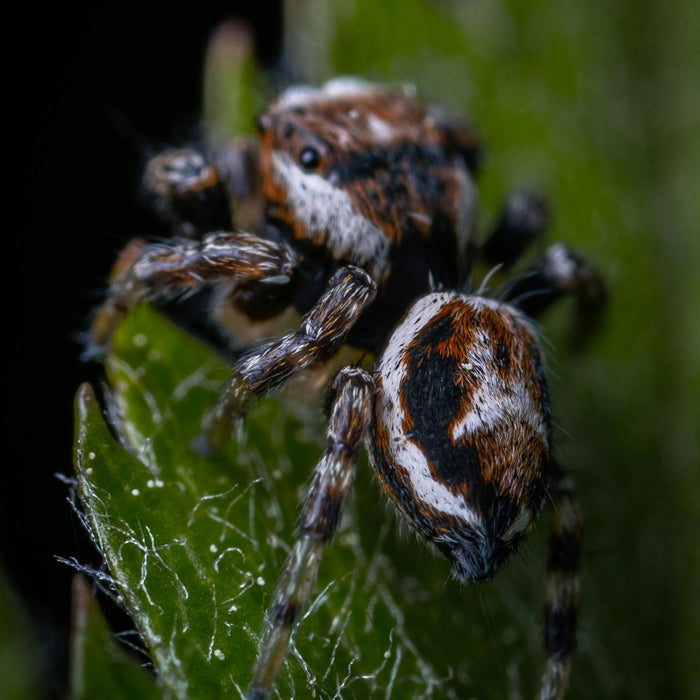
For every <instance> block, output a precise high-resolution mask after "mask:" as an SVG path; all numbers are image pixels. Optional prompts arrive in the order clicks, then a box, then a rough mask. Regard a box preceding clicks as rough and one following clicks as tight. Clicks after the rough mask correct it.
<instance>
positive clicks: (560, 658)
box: [92, 79, 605, 699]
mask: <svg viewBox="0 0 700 700" xmlns="http://www.w3.org/2000/svg"><path fill="white" fill-rule="evenodd" d="M257 126H258V131H259V146H258V148H257V149H256V148H250V147H248V146H238V147H232V148H231V149H228V150H226V151H225V152H222V153H216V154H213V155H212V156H211V157H204V156H202V155H200V154H199V153H197V152H194V151H190V150H178V151H168V152H165V153H163V154H161V155H160V156H157V157H156V158H155V159H153V160H152V161H151V163H150V164H149V166H148V169H147V174H146V186H147V188H148V189H149V190H150V191H151V192H152V193H154V195H155V196H156V198H157V202H158V204H159V207H160V209H161V210H162V211H163V212H165V213H166V214H167V215H168V216H169V217H170V218H171V220H172V221H173V222H174V224H175V225H176V230H177V232H178V234H179V235H178V236H176V237H174V239H173V240H172V241H170V242H168V243H160V244H146V243H143V242H138V241H137V242H133V243H132V244H130V245H129V246H127V248H126V249H125V250H124V252H123V253H122V255H121V256H120V258H119V260H118V262H117V264H116V265H115V268H114V272H113V276H112V281H111V285H110V289H109V294H108V297H107V299H106V301H105V302H104V304H103V305H102V307H101V308H100V309H99V310H98V312H97V314H96V316H95V321H94V325H93V329H92V343H93V347H94V348H95V349H97V350H98V351H99V350H102V349H104V348H105V347H107V346H108V345H109V343H110V340H111V337H112V334H113V333H114V330H115V328H116V327H117V325H118V323H119V321H120V319H121V318H122V316H123V315H124V314H125V313H126V312H127V311H128V309H129V307H130V306H131V305H133V304H134V303H135V302H137V301H139V300H143V299H153V298H158V297H170V296H175V295H178V294H181V293H183V292H189V291H192V290H196V289H199V288H202V287H206V286H213V287H218V288H220V289H221V290H223V293H220V294H218V298H219V299H221V300H222V302H221V303H222V304H225V305H233V306H234V307H236V308H237V310H238V311H239V312H240V313H241V314H243V316H246V317H248V318H249V319H251V320H254V321H259V320H262V319H267V318H273V317H275V316H278V315H279V314H280V313H281V312H282V311H283V310H285V309H286V308H288V307H290V306H291V307H294V308H295V309H296V310H297V311H299V312H300V313H301V314H303V316H302V320H301V323H300V325H299V327H298V328H297V329H296V330H294V331H293V332H291V333H288V334H286V335H283V336H282V337H280V338H279V339H277V340H274V341H272V342H269V343H267V344H265V345H262V346H259V347H256V348H254V349H253V350H252V351H250V352H249V353H248V354H246V355H245V356H244V357H243V358H242V359H240V360H239V361H238V362H237V364H236V365H235V367H234V370H233V376H232V379H231V381H230V383H229V384H228V386H227V387H226V389H225V390H224V391H223V393H222V395H221V399H220V401H219V404H218V406H216V407H215V408H214V410H213V411H212V412H210V413H209V414H207V416H206V417H205V419H204V424H203V432H202V437H201V439H200V442H199V445H198V446H199V448H200V449H203V450H212V449H216V448H217V447H218V446H219V445H220V444H221V443H222V442H223V441H224V440H225V439H227V438H228V436H229V434H230V431H231V427H232V425H233V424H234V423H236V422H238V421H240V420H241V419H242V418H243V416H244V414H245V410H246V407H247V406H248V404H249V403H250V402H251V401H253V400H254V399H255V398H256V397H257V396H260V395H261V394H263V393H265V392H268V391H270V390H271V389H273V388H275V387H278V386H280V385H281V384H283V383H284V382H285V381H286V380H287V379H289V377H291V376H292V375H293V374H294V373H296V372H298V371H300V370H303V369H304V368H307V367H311V366H314V365H318V364H321V363H324V362H326V361H327V360H329V359H330V358H331V357H333V356H334V355H335V354H336V353H337V352H338V351H339V349H340V348H341V346H343V345H344V344H351V345H353V346H355V347H358V348H361V349H363V350H365V351H366V352H367V354H368V355H371V356H373V357H375V358H376V360H375V361H374V362H373V364H372V365H371V366H369V365H367V366H364V367H361V366H349V367H344V368H342V369H341V370H340V371H339V372H338V373H337V374H336V375H335V377H334V379H333V380H332V391H333V393H332V396H333V398H332V403H331V409H330V419H329V424H328V430H327V448H326V450H325V452H324V454H323V456H322V457H321V459H320V461H319V462H318V464H317V465H316V468H315V470H314V473H313V478H312V482H311V485H310V487H309V491H308V496H307V499H306V503H305V505H304V507H303V511H302V514H301V519H300V529H299V533H298V538H297V540H296V544H295V546H294V548H293V551H292V554H291V556H290V558H289V561H288V563H287V565H286V567H285V569H284V571H283V572H282V577H281V582H280V584H279V586H278V588H277V593H276V596H275V599H274V602H273V605H272V607H271V609H270V610H269V612H268V616H267V623H266V628H265V630H264V633H263V636H262V643H261V648H260V652H259V657H258V660H257V663H256V665H255V668H254V669H253V670H252V681H251V683H250V686H249V689H248V694H247V697H248V698H251V699H252V698H257V699H260V698H267V697H269V696H270V694H271V692H272V690H273V687H274V683H275V678H276V676H277V674H278V671H279V669H280V667H281V665H282V663H283V661H284V657H285V653H286V650H287V645H288V642H289V638H290V634H291V632H292V630H293V628H294V626H295V624H296V623H297V622H298V620H299V618H300V616H301V614H302V612H303V610H304V607H305V605H306V603H307V601H308V598H309V595H310V592H311V589H312V586H313V584H314V582H315V579H316V574H317V570H318V567H319V565H320V560H321V555H322V551H323V549H324V547H325V546H326V545H327V544H329V543H330V541H331V540H332V538H333V535H334V533H335V532H336V529H337V527H338V524H339V521H340V519H341V516H342V510H343V505H344V503H345V500H346V497H347V495H348V492H349V489H350V488H351V484H352V481H353V476H354V472H355V466H356V457H357V453H358V450H359V449H360V448H361V447H362V445H363V444H365V445H366V446H367V449H368V452H369V456H370V463H371V465H372V467H373V469H374V471H375V473H376V475H377V478H378V480H379V482H380V484H381V485H382V487H383V488H384V490H385V492H386V494H387V495H388V496H389V498H390V499H391V500H392V501H393V503H394V504H395V506H396V508H397V509H398V512H399V513H400V515H401V516H402V517H403V518H404V519H405V520H406V521H407V522H408V523H409V524H410V525H411V526H412V527H413V529H414V530H415V531H416V532H417V533H418V534H419V535H420V536H421V537H422V538H423V539H424V540H425V541H426V542H427V543H428V544H429V545H431V546H432V547H433V548H434V549H435V550H437V551H439V552H441V553H442V554H443V555H444V556H445V557H447V559H448V560H449V561H450V563H451V566H452V570H453V572H454V575H455V576H456V577H457V578H459V579H460V580H462V581H464V582H469V581H480V580H486V579H489V578H491V577H492V576H493V575H494V573H495V572H496V571H497V570H498V569H499V567H500V566H501V565H502V564H503V563H504V562H505V561H506V560H507V559H508V557H509V556H510V555H511V554H512V553H513V552H514V551H515V550H516V548H517V547H518V544H519V543H520V542H521V540H522V539H523V537H524V536H525V535H526V533H527V532H528V530H529V529H530V528H531V526H532V524H533V523H534V521H535V520H536V518H537V516H538V514H539V512H540V510H541V508H542V506H543V503H544V501H545V495H546V494H548V498H549V499H551V501H552V502H553V503H554V507H555V511H556V512H555V519H554V529H553V533H552V537H551V540H550V556H549V564H548V589H547V603H546V610H545V641H546V650H547V662H546V667H545V670H544V672H543V676H542V682H541V688H540V691H539V697H540V698H559V697H562V696H563V694H564V692H565V690H566V687H567V684H568V678H569V668H570V659H571V654H572V651H573V649H574V646H575V640H576V607H577V590H578V565H579V554H580V536H581V519H580V515H579V510H578V506H577V504H576V501H575V498H574V493H573V488H572V485H571V482H570V481H569V480H568V478H567V477H566V476H565V475H564V473H563V471H562V470H561V469H560V467H559V465H558V464H557V463H556V461H555V460H554V458H553V457H552V448H551V435H550V433H551V431H550V407H549V400H548V392H547V384H546V379H545V374H544V370H543V365H542V358H541V350H540V346H539V343H538V338H537V333H536V331H535V330H534V328H533V325H532V323H531V321H530V319H531V318H532V317H535V316H537V315H539V314H540V313H542V312H543V311H544V310H546V309H547V308H548V307H549V306H550V305H551V304H552V302H553V301H555V300H556V299H557V298H559V297H560V296H562V295H564V294H572V295H573V296H574V297H575V299H576V301H577V304H576V310H577V318H578V321H579V330H582V331H583V330H585V329H587V328H590V326H591V325H592V324H593V322H594V321H595V319H596V318H597V316H598V314H599V312H600V310H601V308H602V306H603V303H604V300H605V287H604V285H603V283H602V281H601V279H600V276H599V275H598V274H597V272H596V271H595V269H594V268H593V267H592V266H591V265H590V264H589V263H588V262H587V261H586V260H585V259H584V258H582V257H581V256H579V255H578V254H576V253H574V252H572V251H571V250H569V249H568V248H567V247H565V246H563V245H555V246H552V247H551V248H549V249H547V250H546V251H545V252H544V254H543V255H542V256H541V258H540V259H539V260H538V261H537V262H536V263H535V264H534V265H533V266H532V267H531V269H530V270H529V271H528V273H527V274H523V275H520V276H519V277H517V278H516V279H515V280H514V281H513V282H512V283H511V284H509V285H506V286H504V288H503V290H502V292H501V294H500V297H499V298H498V299H493V298H487V297H486V296H484V295H480V294H473V293H468V292H466V291H458V290H459V289H460V285H462V290H463V289H466V286H465V280H467V279H468V278H469V274H470V271H471V269H472V267H473V265H474V264H475V262H477V261H483V262H485V263H486V264H488V265H491V266H501V267H502V268H505V269H507V268H509V267H510V266H511V265H512V264H514V263H515V262H516V261H517V260H518V258H519V257H520V256H521V254H522V253H523V252H524V251H525V249H526V248H527V247H528V246H529V245H530V244H531V243H532V242H533V241H535V240H536V239H538V238H539V237H540V235H541V234H542V231H543V229H544V228H545V226H546V223H547V219H548V215H547V208H546V206H545V204H544V202H543V201H542V200H541V198H540V197H538V196H537V195H535V194H533V193H529V192H526V191H519V192H516V193H515V194H513V195H512V196H511V197H510V198H509V199H508V200H507V202H506V205H505V207H504V210H503V213H502V216H501V218H500V219H499V221H498V223H497V225H496V226H495V227H494V229H493V231H492V232H491V233H490V234H489V235H488V236H487V237H486V238H485V241H484V242H483V244H481V245H478V244H477V241H476V240H475V228H476V202H477V198H476V191H475V185H474V181H475V177H476V174H477V171H478V168H479V162H480V153H481V146H480V143H479V140H478V138H477V137H476V135H475V133H474V131H473V130H472V129H470V128H468V127H467V126H465V125H463V124H462V123H461V122H460V121H459V120H457V119H455V118H453V117H451V116H449V115H448V114H446V113H444V112H442V111H440V110H437V109H429V108H426V107H425V106H423V105H422V104H421V103H420V102H419V101H418V100H417V99H416V98H415V97H414V96H413V94H412V92H411V91H410V90H407V89H404V88H398V89H396V88H388V87H383V86H376V85H372V84H368V83H365V82H362V81H359V80H354V79H339V80H335V81H331V82H329V83H327V84H326V85H324V86H323V87H321V88H310V87H294V88H290V89H288V90H287V91H286V92H284V93H283V94H282V95H281V96H280V97H279V98H278V99H277V100H276V101H275V102H274V103H273V104H272V105H271V107H270V108H269V109H268V110H267V111H266V112H265V113H264V114H262V115H260V116H259V118H258V120H257ZM256 197H258V199H260V200H261V201H262V203H263V216H262V218H261V221H260V224H259V225H258V226H257V230H256V231H255V232H254V233H250V232H244V231H240V230H233V231H230V230H227V229H231V221H232V219H234V218H236V213H237V209H238V205H239V203H240V202H241V201H243V200H245V199H255V198H256ZM231 209H233V216H232V214H231ZM212 229H223V231H222V232H217V233H208V231H211V230H212Z"/></svg>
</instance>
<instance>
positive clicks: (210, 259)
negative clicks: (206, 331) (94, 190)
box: [87, 231, 296, 355]
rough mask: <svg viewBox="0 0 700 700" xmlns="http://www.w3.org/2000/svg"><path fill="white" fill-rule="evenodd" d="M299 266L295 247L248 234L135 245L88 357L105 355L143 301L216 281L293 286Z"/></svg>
mask: <svg viewBox="0 0 700 700" xmlns="http://www.w3.org/2000/svg"><path fill="white" fill-rule="evenodd" d="M295 268H296V255H295V254H294V252H293V251H292V249H291V248H290V247H289V246H287V245H286V244H284V243H276V242H273V241H268V240H265V239H263V238H260V237H259V236H256V235H254V234H252V233H245V232H243V231H237V232H234V233H213V234H210V235H208V236H206V237H205V238H204V239H203V240H202V241H187V240H180V241H176V242H175V243H169V244H146V243H145V242H143V241H139V240H137V241H132V242H131V243H130V244H128V245H127V246H126V248H125V249H124V250H123V251H122V253H121V255H120V256H119V258H118V260H117V262H116V264H115V266H114V269H113V271H112V278H111V280H110V288H109V294H108V297H107V299H106V300H105V302H104V303H103V304H102V306H101V307H100V308H99V309H98V311H97V313H96V315H95V318H94V320H93V324H92V329H91V345H92V347H90V348H89V349H88V353H87V354H88V355H100V354H103V353H104V351H105V349H106V348H107V347H109V345H110V343H111V341H112V337H113V336H114V333H115V331H116V329H117V327H118V326H119V323H120V322H121V320H122V318H123V317H124V316H125V314H126V313H127V312H128V310H129V309H130V308H131V307H132V306H133V305H134V304H135V303H137V302H139V301H142V300H150V299H154V298H169V297H174V296H177V295H178V294H182V293H186V292H190V291H194V290H196V289H198V288H199V287H201V286H203V285H204V284H211V283H223V284H227V285H232V286H234V287H236V286H238V287H243V286H246V285H259V286H262V287H268V288H274V289H278V290H279V289H282V288H285V287H289V288H291V284H290V282H291V280H292V277H293V275H294V271H295ZM290 299H291V296H290Z"/></svg>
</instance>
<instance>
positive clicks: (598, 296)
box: [504, 243, 608, 345]
mask: <svg viewBox="0 0 700 700" xmlns="http://www.w3.org/2000/svg"><path fill="white" fill-rule="evenodd" d="M566 294H573V296H574V298H575V299H576V321H575V328H574V345H577V344H582V343H584V342H585V341H586V340H587V339H588V338H589V337H590V335H591V334H592V333H593V332H594V331H595V330H597V328H598V326H599V325H600V321H601V319H602V315H603V310H604V308H605V305H606V302H607V298H608V291H607V287H606V285H605V282H604V281H603V278H602V277H601V276H600V273H599V272H598V270H597V269H596V268H595V267H594V266H593V264H592V263H590V262H589V261H588V260H586V258H584V257H583V256H581V255H579V254H578V253H576V252H575V251H572V250H571V249H570V248H568V247H567V246H565V245H563V244H561V243H558V244H556V245H553V246H551V247H550V248H549V249H548V250H547V251H546V252H545V254H544V255H543V256H542V258H540V259H539V260H538V261H537V262H536V263H535V264H534V265H533V267H532V268H531V269H530V271H529V273H526V274H524V275H522V276H521V277H520V278H519V279H517V280H516V281H515V282H514V283H513V284H512V285H511V286H510V288H509V289H508V292H507V294H506V297H505V299H504V301H508V302H509V303H510V304H511V305H512V306H516V307H517V308H519V309H520V310H521V311H524V312H525V313H526V314H527V315H528V316H530V317H533V318H534V317H536V316H539V315H540V314H542V313H543V312H544V311H546V310H547V309H548V308H549V307H550V306H551V305H552V304H553V303H554V302H555V301H557V300H558V299H559V298H560V297H562V296H564V295H566Z"/></svg>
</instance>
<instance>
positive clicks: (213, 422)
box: [196, 266, 376, 452]
mask: <svg viewBox="0 0 700 700" xmlns="http://www.w3.org/2000/svg"><path fill="white" fill-rule="evenodd" d="M375 294H376V284H375V283H374V282H373V281H372V279H371V277H370V276H369V275H368V274H367V273H366V272H364V271H363V270H361V269H360V268H357V267H353V266H348V267H343V268H341V269H340V270H338V271H337V272H336V273H335V274H334V275H333V277H331V279H330V281H329V282H328V286H327V288H326V291H325V292H324V293H323V294H322V295H321V298H320V299H319V300H318V302H316V305H315V306H314V307H313V308H312V309H311V311H309V313H307V314H306V315H305V316H304V318H303V319H302V322H301V326H300V327H299V329H298V330H297V331H295V332H294V333H290V334H288V335H285V336H283V337H281V338H279V339H278V340H275V341H273V342H271V343H269V344H267V345H264V346H262V347H261V348H258V349H256V350H255V352H254V353H253V354H251V355H249V356H248V357H247V358H246V359H244V360H243V361H242V362H241V363H240V364H239V365H238V367H237V368H236V370H235V373H234V376H233V379H232V380H231V383H230V384H229V386H228V387H227V389H226V390H225V392H224V393H223V395H222V397H221V400H220V401H219V404H218V406H217V407H216V409H215V410H214V411H213V412H212V413H211V414H210V415H209V416H207V418H206V419H205V427H204V434H203V436H202V438H201V439H200V440H199V441H198V442H197V444H196V446H197V448H198V449H200V450H202V451H204V452H209V451H211V450H215V449H217V448H218V447H219V446H220V445H221V444H222V443H223V441H224V440H226V439H227V437H228V435H229V433H230V431H231V426H232V425H233V424H234V423H236V422H237V421H238V420H239V419H240V418H242V417H243V414H244V413H245V409H246V407H247V405H248V404H249V403H250V401H252V400H253V399H254V398H255V397H257V396H260V395H261V394H264V393H265V392H267V391H269V390H271V389H274V388H276V387H278V386H280V385H281V384H282V383H283V382H285V381H286V380H287V379H289V377H291V376H292V374H294V373H295V372H297V371H299V370H302V369H304V368H306V367H310V366H312V365H315V364H319V363H321V362H324V361H325V360H327V359H329V358H330V357H332V356H333V355H334V354H335V353H336V352H337V351H338V350H339V349H340V347H341V345H342V344H343V342H344V340H345V337H346V336H347V334H348V332H349V331H350V329H351V328H352V326H353V325H354V324H355V322H356V321H357V319H358V318H359V316H360V314H361V313H362V311H364V309H365V308H367V306H368V305H369V304H370V303H371V302H372V301H373V299H374V296H375Z"/></svg>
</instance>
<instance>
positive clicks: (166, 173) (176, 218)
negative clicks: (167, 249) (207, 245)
mask: <svg viewBox="0 0 700 700" xmlns="http://www.w3.org/2000/svg"><path fill="white" fill-rule="evenodd" d="M143 185H144V189H145V190H146V192H147V193H148V194H149V195H151V197H152V199H153V206H154V209H155V210H156V212H157V213H158V214H160V215H161V217H162V218H164V219H165V220H166V221H167V222H168V223H170V224H171V225H172V227H173V231H174V232H175V233H176V234H177V235H179V236H186V237H188V238H193V237H195V236H197V235H202V234H203V233H205V232H207V231H217V230H219V229H222V228H223V229H227V228H230V227H231V220H232V217H231V211H230V207H229V202H228V193H227V191H226V186H225V183H224V182H222V179H221V175H220V173H219V170H218V169H217V168H216V167H214V166H213V165H212V164H211V163H209V162H207V159H206V158H205V157H204V156H203V155H202V154H201V153H199V152H198V151H195V150H192V149H190V148H178V149H170V150H167V151H164V152H163V153H159V154H158V155H157V156H155V157H154V158H151V160H150V161H149V162H148V164H147V166H146V172H145V173H144V177H143Z"/></svg>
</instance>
